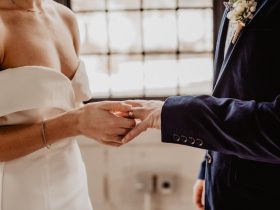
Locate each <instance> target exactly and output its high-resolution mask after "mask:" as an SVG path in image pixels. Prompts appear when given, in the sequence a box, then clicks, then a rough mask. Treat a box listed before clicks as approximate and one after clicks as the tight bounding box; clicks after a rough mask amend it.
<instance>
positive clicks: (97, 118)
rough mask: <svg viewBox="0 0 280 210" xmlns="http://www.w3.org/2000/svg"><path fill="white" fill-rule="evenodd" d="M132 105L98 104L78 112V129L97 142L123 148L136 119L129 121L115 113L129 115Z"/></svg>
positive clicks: (119, 103) (88, 105)
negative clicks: (123, 139)
mask: <svg viewBox="0 0 280 210" xmlns="http://www.w3.org/2000/svg"><path fill="white" fill-rule="evenodd" d="M131 109H132V107H131V105H128V104H125V103H123V102H109V101H103V102H96V103H90V104H87V105H85V106H84V107H81V108H80V109H79V110H78V112H79V113H78V129H79V131H80V133H81V134H83V135H85V136H87V137H89V138H92V139H95V140H96V141H98V142H100V143H102V144H106V145H111V146H121V145H122V142H121V140H122V138H123V137H124V136H125V135H126V134H127V133H128V132H129V131H130V130H131V129H132V128H134V126H135V120H134V119H127V118H125V117H121V116H119V115H117V114H115V113H118V112H120V113H129V111H131Z"/></svg>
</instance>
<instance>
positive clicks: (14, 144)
mask: <svg viewBox="0 0 280 210" xmlns="http://www.w3.org/2000/svg"><path fill="white" fill-rule="evenodd" d="M78 112H79V110H73V111H70V112H65V113H63V114H61V115H58V116H55V117H53V118H51V119H48V120H46V121H45V129H44V131H45V132H44V133H45V138H46V141H47V144H53V143H56V142H58V141H60V140H61V139H64V138H67V137H71V136H76V135H79V131H78V129H77V123H78ZM41 126H42V124H41V122H38V123H35V124H30V125H13V126H2V127H0V139H1V141H0V162H3V161H10V160H13V159H17V158H20V157H23V156H25V155H28V154H30V153H32V152H35V151H37V150H39V149H41V148H44V147H45V146H46V145H45V142H44V141H43V140H42V132H41V128H42V127H41Z"/></svg>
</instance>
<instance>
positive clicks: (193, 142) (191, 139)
mask: <svg viewBox="0 0 280 210" xmlns="http://www.w3.org/2000/svg"><path fill="white" fill-rule="evenodd" d="M189 142H190V144H191V145H194V144H195V138H193V137H189Z"/></svg>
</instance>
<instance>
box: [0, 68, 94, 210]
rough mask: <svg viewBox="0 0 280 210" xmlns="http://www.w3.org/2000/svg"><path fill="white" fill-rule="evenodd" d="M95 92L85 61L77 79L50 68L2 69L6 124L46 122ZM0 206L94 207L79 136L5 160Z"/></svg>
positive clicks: (0, 111) (0, 118)
mask: <svg viewBox="0 0 280 210" xmlns="http://www.w3.org/2000/svg"><path fill="white" fill-rule="evenodd" d="M90 96H91V93H90V90H89V86H88V79H87V76H86V73H85V66H84V64H83V63H82V62H80V65H79V67H78V69H77V71H76V73H75V76H74V78H73V79H72V80H71V81H70V80H69V79H68V78H67V77H66V76H64V75H63V74H62V73H60V72H59V71H57V70H55V69H51V68H47V67H41V66H23V67H18V68H12V69H7V70H4V71H1V72H0V126H5V125H16V124H27V123H33V122H40V121H41V120H42V119H47V118H49V117H52V116H54V115H57V114H59V113H62V112H64V111H67V110H70V109H72V108H75V107H76V106H78V105H79V104H80V103H81V101H83V100H86V99H88V98H89V97H90ZM0 140H1V139H0ZM16 143H17V142H15V144H16ZM0 210H92V207H91V202H90V199H89V195H88V186H87V176H86V171H85V166H84V163H83V160H82V157H81V153H80V150H79V147H78V145H77V142H76V140H75V138H74V137H73V138H67V139H63V140H62V141H59V142H58V143H56V144H53V145H51V147H50V149H47V148H43V149H41V150H38V151H36V152H33V153H31V154H29V155H27V156H25V157H22V158H18V159H16V160H13V161H9V162H2V163H0Z"/></svg>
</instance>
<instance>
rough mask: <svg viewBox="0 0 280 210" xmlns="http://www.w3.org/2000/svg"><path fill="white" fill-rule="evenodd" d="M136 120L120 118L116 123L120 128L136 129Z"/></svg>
mask: <svg viewBox="0 0 280 210" xmlns="http://www.w3.org/2000/svg"><path fill="white" fill-rule="evenodd" d="M135 124H136V123H135V120H134V119H128V118H122V117H118V118H117V119H116V121H115V125H116V126H117V127H119V128H130V129H131V128H134V127H135Z"/></svg>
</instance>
